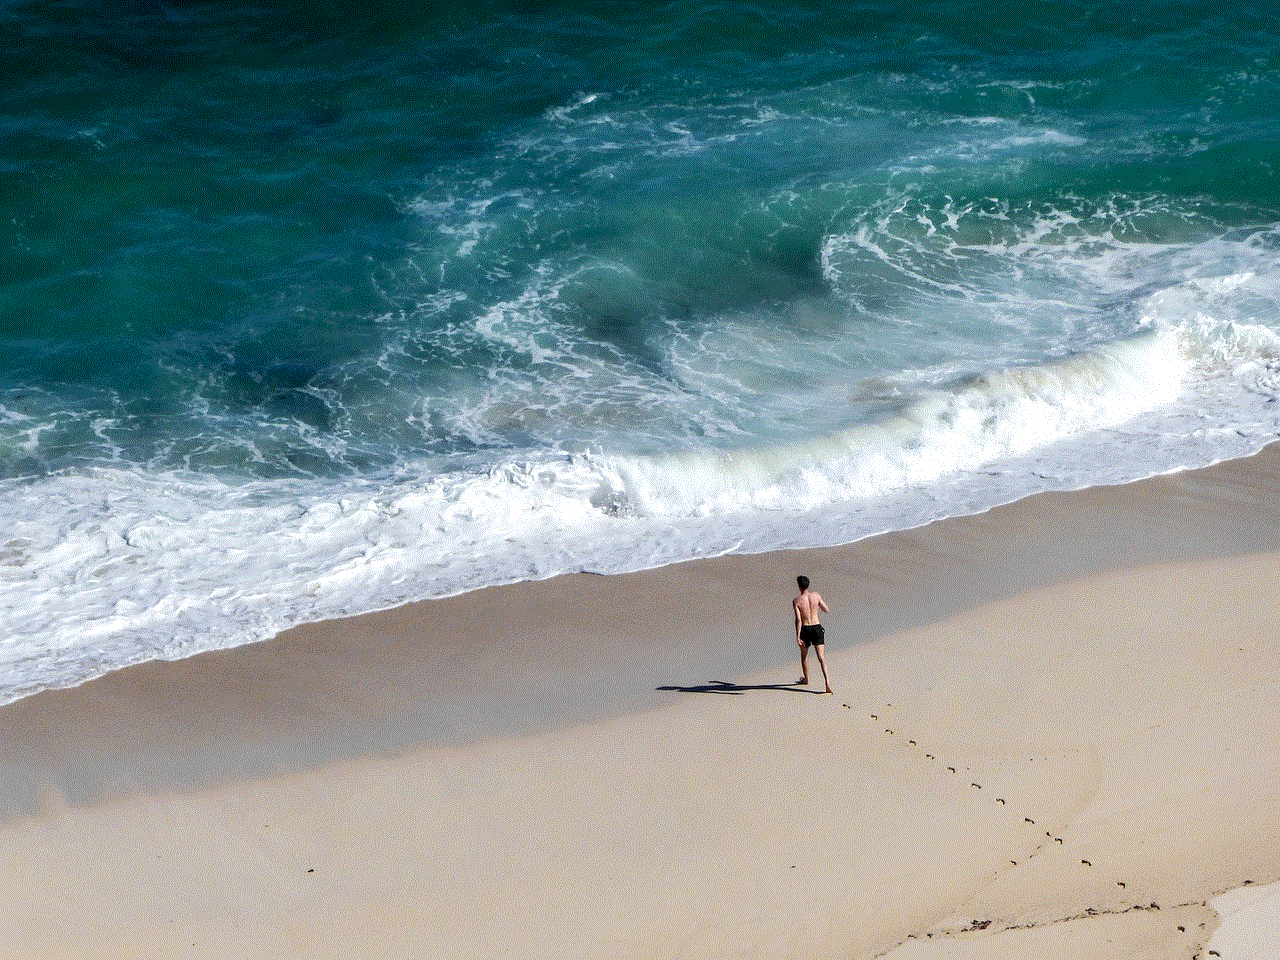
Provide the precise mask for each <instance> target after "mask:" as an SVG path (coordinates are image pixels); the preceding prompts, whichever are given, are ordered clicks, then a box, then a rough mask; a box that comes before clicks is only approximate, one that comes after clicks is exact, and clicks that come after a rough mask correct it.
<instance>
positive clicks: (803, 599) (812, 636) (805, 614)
mask: <svg viewBox="0 0 1280 960" xmlns="http://www.w3.org/2000/svg"><path fill="white" fill-rule="evenodd" d="M796 583H797V584H798V585H799V587H800V596H798V597H796V598H795V599H794V600H792V601H791V607H792V609H794V610H795V614H796V646H797V647H799V648H800V679H799V680H797V681H796V683H808V682H809V648H810V647H813V648H814V650H816V651H817V654H818V665H819V666H821V667H822V682H823V683H825V684H826V685H827V690H826V692H827V693H832V692H833V691H832V689H831V679H830V678H829V677H828V676H827V653H826V638H825V637H824V636H823V630H822V624H821V623H819V622H818V611H819V610H821V611H822V612H823V613H830V612H831V608H830V607H828V606H827V601H825V600H823V599H822V597H821V595H819V594H817V593H815V592H814V591H812V590H810V589H809V578H808V577H803V576H802V577H796Z"/></svg>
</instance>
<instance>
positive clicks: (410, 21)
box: [0, 2, 1280, 698]
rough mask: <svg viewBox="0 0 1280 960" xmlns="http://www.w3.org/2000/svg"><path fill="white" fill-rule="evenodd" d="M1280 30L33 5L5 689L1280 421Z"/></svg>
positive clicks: (1105, 475)
mask: <svg viewBox="0 0 1280 960" xmlns="http://www.w3.org/2000/svg"><path fill="white" fill-rule="evenodd" d="M1268 11H1269V8H1268V7H1267V6H1266V5H1263V4H1261V3H1237V4H1234V5H1231V6H1229V7H1223V6H1220V5H1210V4H1203V3H1155V4H1146V5H1129V6H1123V7H1122V6H1120V5H1116V4H1103V3H1069V2H1067V3H1062V2H1060V3H1054V4H1051V5H1050V4H1019V5H1016V14H1015V12H1014V5H1008V6H1006V5H997V4H980V3H956V2H952V3H945V4H944V3H913V4H900V3H852V4H848V3H841V4H834V3H833V4H785V3H755V4H736V3H711V2H697V3H695V2H685V3H671V4H665V5H642V4H542V5H530V4H519V3H490V4H466V3H463V4H453V5H433V4H409V3H391V2H384V3H373V4H365V5H361V7H360V9H358V10H357V9H351V8H349V7H348V6H346V5H341V6H340V5H337V4H326V3H306V4H281V3H277V4H260V3H258V4H249V3H234V2H227V3H218V4H197V3H179V2H169V3H161V2H146V3H144V2H118V3H89V2H62V3H53V2H5V3H0V44H3V54H4V62H5V64H6V71H5V80H4V81H3V85H2V86H0V184H3V188H2V190H0V337H2V338H3V350H0V610H2V611H3V620H4V623H5V627H4V634H3V636H2V637H0V664H2V666H0V696H3V697H5V698H11V697H13V696H17V695H20V694H22V693H23V692H27V691H30V690H33V689H38V688H39V687H42V686H49V685H62V684H66V683H72V682H76V681H79V680H82V679H84V678H86V677H88V676H92V675H95V674H96V673H100V672H102V671H103V670H105V669H110V668H111V667H114V666H119V665H122V664H125V663H129V662H134V661H137V660H142V659H150V658H153V657H171V656H181V655H184V654H187V653H191V652H195V651H196V650H200V649H208V648H210V647H219V646H227V645H234V644H236V643H242V642H246V641H248V640H252V639H256V638H260V637H262V636H266V635H269V634H270V633H271V632H273V631H274V630H276V629H278V628H279V627H281V626H283V625H286V624H288V623H292V622H297V621H298V620H302V619H311V618H317V617H323V616H331V615H335V614H340V613H345V612H352V611H357V610H365V609H371V608H375V607H381V606H387V605H389V604H392V603H395V602H398V601H401V600H404V599H410V598H416V597H424V596H433V595H440V594H445V593H451V592H456V591H458V590H460V589H464V588H465V587H467V586H474V585H478V584H483V583H491V582H499V581H504V580H511V579H516V578H521V577H529V576H534V577H537V576H547V575H551V574H554V573H557V572H561V571H565V570H576V569H584V568H585V569H594V570H620V569H628V568H636V567H642V566H651V565H658V564H662V563H667V562H670V561H673V560H678V559H684V558H688V557H693V556H704V555H709V554H715V553H722V552H727V551H751V550H764V549H769V548H772V547H779V546H794V545H814V544H820V543H832V542H841V541H848V540H853V539H857V538H858V537H861V536H866V535H868V534H870V533H874V532H878V531H880V530H884V529H891V528H895V527H903V526H910V525H913V524H917V523H921V522H924V521H927V520H928V519H931V518H933V517H937V516H945V515H948V514H952V513H962V512H968V511H972V510H977V509H983V508H985V507H987V506H990V505H992V504H994V503H997V502H1001V501H1004V500H1009V499H1012V498H1015V497H1017V496H1022V495H1025V494H1027V493H1030V492H1034V491H1036V490H1040V489H1047V488H1057V487H1073V486H1087V485H1091V484H1096V483H1103V482H1114V481H1116V480H1123V479H1131V478H1134V477H1138V476H1143V475H1149V474H1152V473H1156V472H1160V471H1164V470H1169V469H1175V468H1177V467H1181V466H1190V465H1197V464H1202V463H1207V462H1211V461H1214V460H1218V459H1223V458H1225V457H1233V456H1240V455H1244V454H1246V453H1248V452H1250V451H1252V450H1255V449H1257V448H1258V447H1259V446H1260V445H1261V444H1263V443H1265V442H1267V441H1268V440H1270V439H1273V438H1275V437H1276V436H1277V432H1278V427H1277V424H1278V423H1280V415H1278V413H1277V411H1276V407H1277V406H1280V404H1278V403H1276V402H1275V399H1276V396H1277V394H1278V393H1280V387H1278V384H1280V267H1278V266H1277V256H1276V252H1277V250H1278V249H1280V212H1278V211H1280V194H1278V191H1277V173H1276V169H1275V168H1276V164H1277V162H1278V161H1280V157H1278V156H1277V146H1276V145H1277V143H1280V112H1278V111H1277V110H1276V106H1275V105H1276V104H1277V103H1278V102H1280V73H1278V72H1277V66H1278V65H1280V64H1278V60H1280V19H1278V18H1277V16H1276V15H1274V14H1272V13H1270V12H1268Z"/></svg>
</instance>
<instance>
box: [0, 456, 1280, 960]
mask: <svg viewBox="0 0 1280 960" xmlns="http://www.w3.org/2000/svg"><path fill="white" fill-rule="evenodd" d="M1277 468H1280V451H1277V449H1276V448H1274V447H1273V448H1271V449H1269V450H1267V451H1264V452H1263V454H1261V455H1259V456H1258V457H1255V458H1252V459H1250V460H1247V461H1237V462H1234V463H1230V464H1222V465H1219V466H1217V467H1214V468H1210V469H1208V470H1203V471H1195V472H1192V473H1187V474H1182V475H1178V476H1175V477H1167V478H1158V479H1156V480H1152V481H1146V482H1143V483H1139V484H1133V485H1129V486H1126V487H1121V488H1113V489H1107V490H1090V491H1082V492H1078V493H1063V494H1052V495H1044V496H1039V497H1034V498H1031V499H1029V500H1026V501H1022V502H1021V503H1018V504H1013V505H1010V506H1008V507H1004V508H1000V509H997V510H993V511H990V512H988V513H987V514H984V515H982V516H979V517H972V518H963V519H957V520H949V521H944V522H941V523H937V524H932V525H930V526H929V527H925V528H921V529H920V530H916V531H909V532H906V533H898V534H893V535H888V536H885V537H879V538H875V539H873V540H869V541H864V542H863V543H860V544H855V545H852V546H848V547H841V548H834V549H830V550H812V551H802V552H791V553H776V554H767V555H762V556H757V557H733V558H723V559H720V560H714V561H705V562H699V563H693V564H686V565H681V566H677V567H671V568H667V569H664V570H660V571H649V572H645V573H639V574H634V575H627V576H620V577H594V576H585V575H584V576H570V577H561V578H556V579H554V580H549V581H544V582H541V583H535V584H516V585H512V586H509V587H501V588H494V589H489V590H483V591H477V592H475V593H472V594H468V595H465V596H461V597H455V598H451V599H448V600H443V601H435V602H429V603H425V604H416V605H411V606H409V607H405V608H402V609H400V610H395V611H388V612H385V613H382V614H376V615H373V616H369V617H361V618H354V619H352V620H347V621H334V622H330V623H326V624H319V625H315V626H311V627H306V628H300V629H298V630H295V631H290V632H289V633H287V634H285V635H282V636H281V637H278V638H276V639H275V640H272V641H269V642H268V643H264V644H257V645H254V646H252V647H245V648H240V649H238V650H235V651H229V652H224V653H219V654H212V655H202V656H200V657H195V658H192V659H190V660H187V661H182V662H179V663H173V664H148V665H143V666H140V667H135V668H130V669H128V670H123V671H119V672H117V673H114V674H111V675H108V676H106V677H104V678H101V679H100V680H97V681H94V682H92V683H89V684H85V685H84V686H82V687H80V688H77V689H75V690H70V691H49V692H46V693H42V694H38V695H36V696H33V697H29V698H26V699H24V700H22V701H19V702H17V703H14V704H10V705H9V706H7V707H4V708H0V732H2V733H3V743H2V746H0V788H2V789H0V801H2V802H3V812H4V817H5V819H4V822H3V823H0V863H3V864H4V870H3V871H0V955H3V956H13V957H37V958H54V957H76V958H82V957H136V956H143V957H153V956H154V957H218V958H227V957H236V958H239V957H273V958H274V957H280V956H301V957H335V958H337V957H342V958H347V957H352V958H355V957H360V958H363V957H427V958H431V957H442V958H464V957H485V958H488V957H530V958H543V957H546V958H573V957H628V958H630V957H639V958H644V957H694V958H711V957H737V956H750V957H768V958H787V957H805V958H821V957H848V958H857V957H875V956H888V957H892V958H894V960H904V958H932V957H965V958H970V957H972V958H986V957H991V958H994V957H1000V958H1007V957H1020V956H1026V957H1037V958H1041V957H1043V958H1054V957H1064V958H1066V957H1071V958H1085V960H1088V958H1111V957H1178V958H1190V957H1196V956H1199V957H1208V956H1209V955H1210V954H1209V951H1210V950H1214V951H1215V952H1216V953H1218V954H1220V955H1221V956H1223V957H1226V958H1230V957H1238V958H1242V960H1262V958H1265V957H1269V956H1270V954H1266V953H1258V952H1254V953H1251V952H1250V951H1253V950H1254V949H1255V948H1254V947H1252V946H1250V945H1249V944H1250V943H1252V944H1259V943H1261V944H1267V943H1271V944H1274V943H1275V942H1277V941H1278V940H1280V918H1278V917H1277V916H1276V910H1275V904H1276V902H1277V901H1276V898H1275V897H1276V894H1275V889H1276V888H1274V887H1266V886H1264V885H1266V884H1271V883H1274V882H1275V881H1276V880H1278V879H1280V646H1278V645H1277V642H1276V638H1277V633H1278V632H1280V631H1278V629H1277V627H1276V613H1277V603H1276V589H1275V581H1276V573H1277V569H1278V566H1280V553H1277V552H1276V550H1277V543H1276V539H1275V535H1274V530H1275V528H1276V523H1277V521H1278V520H1280V469H1277ZM797 572H807V573H809V574H810V575H811V576H812V577H813V578H814V581H815V586H816V587H818V588H819V589H821V590H822V592H823V594H824V595H825V596H826V597H827V598H828V600H829V601H831V603H832V606H833V608H834V610H833V613H832V615H831V616H830V617H828V618H826V621H827V624H828V636H829V638H830V639H831V641H832V642H831V653H830V656H831V660H832V665H833V668H834V673H835V676H834V680H835V684H836V689H837V694H836V696H835V697H826V696H822V695H817V694H814V693H811V692H807V691H803V690H801V689H799V688H795V687H791V686H787V685H786V682H787V681H789V680H791V679H792V678H793V677H794V675H795V673H796V672H797V671H796V666H795V663H794V646H793V644H792V641H791V640H790V634H791V625H790V620H789V614H788V609H787V603H788V600H789V598H790V596H791V590H790V587H791V583H792V577H793V576H794V574H795V573H797ZM1229 891H1240V892H1239V893H1232V894H1229V896H1228V897H1227V898H1226V899H1225V900H1224V899H1221V898H1222V897H1223V895H1224V894H1228V892H1229ZM1241 897H1243V898H1245V899H1243V900H1239V899H1233V898H1241ZM1215 898H1218V899H1215ZM1219 910H1220V911H1222V913H1223V915H1227V916H1229V917H1230V921H1229V923H1228V924H1227V925H1225V926H1223V927H1222V928H1221V930H1218V929H1217V928H1218V925H1219V913H1218V912H1217V911H1219ZM1211 937H1215V938H1219V939H1215V940H1213V941H1212V942H1211V941H1210V938H1211ZM1241 938H1244V939H1241ZM1249 938H1252V939H1251V940H1250V939H1249ZM1259 949H1261V948H1259ZM1229 951H1234V952H1229Z"/></svg>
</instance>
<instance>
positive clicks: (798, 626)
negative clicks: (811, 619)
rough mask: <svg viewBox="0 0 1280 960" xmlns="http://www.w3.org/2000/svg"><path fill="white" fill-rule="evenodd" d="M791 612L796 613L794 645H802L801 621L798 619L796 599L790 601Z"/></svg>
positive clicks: (797, 602)
mask: <svg viewBox="0 0 1280 960" xmlns="http://www.w3.org/2000/svg"><path fill="white" fill-rule="evenodd" d="M791 612H792V613H794V614H795V615H796V646H797V647H803V646H804V644H803V643H801V642H800V622H801V621H800V602H799V601H798V600H792V601H791Z"/></svg>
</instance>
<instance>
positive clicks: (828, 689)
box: [823, 687, 835, 693]
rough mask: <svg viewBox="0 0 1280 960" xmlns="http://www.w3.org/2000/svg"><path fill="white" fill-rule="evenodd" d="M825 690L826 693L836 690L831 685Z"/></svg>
mask: <svg viewBox="0 0 1280 960" xmlns="http://www.w3.org/2000/svg"><path fill="white" fill-rule="evenodd" d="M823 692H824V693H835V691H834V690H832V689H831V688H830V687H827V689H826V690H825V691H823Z"/></svg>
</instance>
